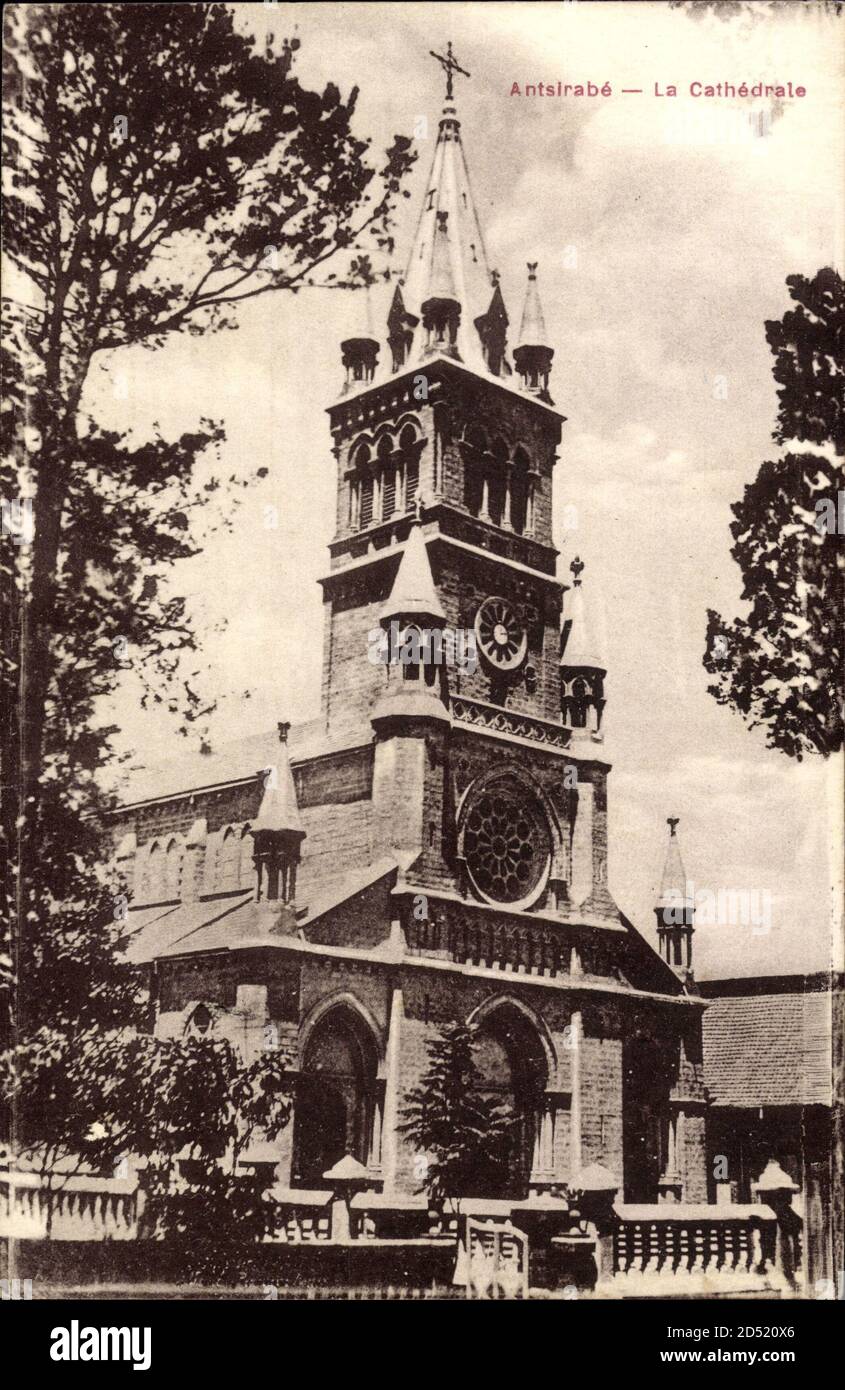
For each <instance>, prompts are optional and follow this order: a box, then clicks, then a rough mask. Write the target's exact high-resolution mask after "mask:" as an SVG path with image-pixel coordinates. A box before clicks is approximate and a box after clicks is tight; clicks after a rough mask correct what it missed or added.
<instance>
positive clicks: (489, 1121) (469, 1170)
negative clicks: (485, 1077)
mask: <svg viewBox="0 0 845 1390" xmlns="http://www.w3.org/2000/svg"><path fill="white" fill-rule="evenodd" d="M476 1032H477V1029H476V1028H475V1027H473V1026H472V1025H470V1024H466V1023H449V1024H447V1025H446V1026H445V1027H444V1028H443V1029H441V1031H440V1032H439V1034H438V1035H437V1036H435V1037H434V1038H432V1039H431V1040H430V1041H428V1042H427V1044H426V1047H427V1052H428V1059H427V1066H426V1069H425V1071H424V1073H423V1075H422V1077H421V1078H420V1080H419V1082H418V1084H417V1085H416V1086H414V1087H413V1088H412V1089H411V1090H410V1091H409V1092H408V1093H407V1095H406V1097H405V1105H404V1108H403V1118H402V1121H401V1123H400V1124H399V1126H398V1129H399V1131H400V1133H402V1134H405V1135H406V1136H407V1138H408V1141H409V1143H410V1144H411V1146H412V1148H414V1149H415V1150H416V1151H417V1152H418V1153H420V1154H422V1155H424V1156H425V1159H426V1162H425V1165H424V1168H423V1172H424V1177H423V1180H422V1186H423V1188H424V1189H425V1191H426V1192H427V1193H428V1194H429V1196H430V1197H431V1198H432V1200H433V1201H436V1202H442V1201H444V1200H451V1201H456V1200H458V1199H460V1198H461V1197H469V1196H473V1195H474V1194H475V1193H477V1192H483V1191H484V1189H485V1187H487V1186H488V1185H489V1184H490V1182H491V1181H493V1182H495V1179H496V1177H497V1176H501V1171H502V1168H503V1166H504V1165H505V1164H506V1163H507V1161H508V1155H509V1151H510V1144H511V1139H512V1117H511V1116H510V1115H509V1114H508V1113H507V1112H506V1111H505V1109H504V1108H503V1107H502V1106H499V1105H497V1104H496V1103H495V1102H494V1101H492V1100H490V1099H489V1098H488V1097H487V1096H485V1095H484V1094H483V1093H482V1091H481V1078H480V1076H479V1073H478V1069H477V1067H476V1064H475V1060H474V1056H473V1045H474V1038H475V1035H476Z"/></svg>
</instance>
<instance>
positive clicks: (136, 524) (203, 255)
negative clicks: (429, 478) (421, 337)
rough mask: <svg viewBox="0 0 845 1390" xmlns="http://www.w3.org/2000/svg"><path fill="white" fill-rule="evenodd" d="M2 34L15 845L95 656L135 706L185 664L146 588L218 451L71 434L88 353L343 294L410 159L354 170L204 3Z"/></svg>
mask: <svg viewBox="0 0 845 1390" xmlns="http://www.w3.org/2000/svg"><path fill="white" fill-rule="evenodd" d="M6 17H7V33H6V47H5V63H6V71H5V88H4V92H5V106H4V153H5V162H6V166H7V169H8V185H9V186H8V189H7V194H6V201H5V212H6V218H5V250H6V253H7V255H8V257H9V258H10V261H11V264H12V267H13V271H14V275H13V277H12V281H11V289H12V291H13V294H12V295H10V297H9V298H8V299H7V300H6V301H5V304H4V311H5V319H6V329H7V333H6V337H7V341H8V350H7V360H6V362H5V364H4V365H5V367H6V377H5V380H6V395H5V402H4V404H5V409H6V412H7V437H9V438H10V439H11V440H13V442H14V445H15V453H14V455H13V457H12V458H11V459H9V460H7V471H6V476H5V477H4V479H3V493H4V496H7V497H9V496H15V495H17V494H19V493H24V494H25V495H26V496H27V497H29V498H30V499H31V501H32V506H33V516H34V534H33V537H32V543H31V545H29V546H26V547H21V546H15V545H13V544H9V545H8V546H7V547H6V551H7V555H6V560H7V563H6V567H5V590H6V592H5V597H6V600H7V604H8V606H9V607H10V609H11V614H12V616H11V617H10V618H9V620H8V625H7V630H6V632H5V634H4V635H5V637H6V648H5V656H6V662H5V675H6V680H5V689H4V695H5V696H6V697H7V698H8V700H9V702H10V705H11V709H12V710H13V712H14V715H15V717H14V718H9V719H8V721H7V723H6V725H5V731H6V733H7V734H8V735H9V738H8V741H7V746H6V747H5V748H4V749H3V753H4V762H5V765H6V767H7V782H9V781H12V782H17V781H18V775H19V780H20V783H21V784H22V802H21V806H22V811H23V814H24V818H25V825H26V823H28V822H29V821H30V820H31V818H32V816H34V815H36V814H37V806H38V797H39V788H40V786H41V785H43V782H44V780H45V778H48V777H49V776H50V775H52V773H51V767H50V759H51V758H52V757H55V756H57V754H56V745H58V747H59V748H60V749H61V754H62V755H68V754H69V753H70V752H71V751H72V752H73V753H74V754H76V755H78V756H79V757H81V758H82V760H83V765H86V764H87V765H88V766H90V765H91V764H92V763H93V762H95V761H97V759H98V758H101V757H102V755H103V751H104V745H105V741H106V736H104V735H103V734H102V733H101V734H99V735H98V734H96V733H95V732H94V731H93V729H92V726H91V723H90V719H89V718H88V714H89V711H90V708H91V706H92V702H93V701H95V699H96V697H97V695H98V694H102V693H105V692H107V691H108V690H110V689H111V688H112V686H113V685H114V683H115V681H116V680H117V678H118V676H119V665H118V662H117V661H116V660H115V639H119V638H123V639H125V641H126V642H127V644H128V646H129V648H130V650H131V651H132V653H133V656H134V658H135V661H134V665H135V669H137V670H138V671H140V672H141V673H142V675H147V677H148V678H149V680H150V682H151V684H153V685H154V686H155V688H156V689H157V690H159V691H160V689H161V686H162V684H163V685H164V687H165V688H168V682H169V681H171V680H172V678H173V676H174V674H175V672H176V669H177V667H178V661H177V654H178V653H179V652H180V651H183V650H185V649H188V650H192V649H193V648H194V646H195V638H194V635H193V632H192V630H191V627H190V623H189V620H188V617H187V614H186V605H185V601H184V599H182V598H179V597H176V598H173V597H168V596H167V595H166V593H165V589H164V584H163V578H164V576H165V574H167V572H168V571H169V570H170V568H171V566H172V565H173V562H174V561H175V560H177V559H181V558H185V557H187V556H190V555H192V554H194V553H196V549H197V547H198V545H200V544H201V537H202V523H203V519H205V520H208V518H209V517H210V515H211V512H212V508H211V507H210V506H209V505H208V504H209V503H210V502H211V501H213V500H214V494H216V493H217V492H218V490H219V489H220V488H221V480H220V479H219V478H212V479H211V481H210V482H208V483H206V484H205V485H204V486H203V487H202V488H200V489H199V490H197V489H196V488H195V487H194V485H193V483H192V472H193V468H194V464H195V461H196V460H197V458H198V456H199V455H200V454H201V453H202V452H203V451H204V450H207V449H209V448H214V447H215V446H216V445H217V444H219V442H220V439H221V432H220V429H219V427H217V426H215V425H214V424H213V423H212V422H211V421H209V420H202V421H201V422H200V425H199V428H198V429H196V430H194V431H193V432H190V433H186V434H183V435H182V436H181V438H179V439H178V440H176V441H175V442H166V441H164V440H163V439H161V438H159V437H156V438H154V439H152V440H150V441H148V442H146V443H145V444H143V445H141V446H140V447H138V446H135V445H133V443H132V442H131V441H130V440H129V439H128V438H126V437H124V436H119V435H117V434H115V433H112V432H104V431H102V430H100V429H99V428H98V427H97V425H96V423H95V422H93V421H91V420H87V419H84V418H83V417H82V416H81V415H80V405H81V402H82V398H83V391H84V387H85V383H86V381H87V379H88V376H89V373H90V370H91V367H92V363H93V362H94V361H95V359H96V357H97V354H100V353H103V352H112V351H115V350H119V349H121V348H123V347H126V346H128V345H132V344H143V345H146V346H148V347H155V346H158V345H160V344H162V343H163V342H164V340H165V338H166V337H167V335H168V334H170V333H172V332H177V331H187V332H191V333H200V332H205V331H209V330H213V329H215V328H220V327H223V326H233V325H234V323H235V319H234V318H233V317H232V315H233V310H234V308H235V306H236V305H237V304H238V303H241V302H243V301H245V300H248V299H253V298H256V297H257V296H260V295H266V294H269V293H272V292H275V291H279V290H285V289H287V290H291V291H295V290H297V289H299V288H301V287H303V286H304V285H305V284H306V283H308V282H309V281H310V280H311V278H312V276H313V274H314V272H315V271H316V270H317V268H319V267H324V268H325V269H324V271H321V273H324V274H325V277H326V278H325V282H324V283H329V284H336V283H342V282H343V283H346V282H348V281H349V278H350V276H352V277H354V276H355V275H358V276H359V278H360V277H361V276H363V277H364V278H367V277H368V276H369V275H370V274H371V269H370V262H369V259H368V256H367V255H366V254H365V253H364V252H363V251H362V246H363V244H364V242H363V239H364V238H369V239H370V244H371V246H372V247H373V248H374V249H378V248H389V247H390V245H391V244H392V243H391V237H390V231H389V227H390V220H391V217H390V214H391V207H392V205H393V202H394V200H395V198H396V196H397V194H398V193H399V191H400V183H401V179H402V177H403V175H404V173H405V172H406V170H407V168H408V166H409V163H410V155H409V145H410V142H409V141H408V140H407V139H404V138H402V137H397V138H396V140H395V142H394V144H393V146H392V148H391V150H389V151H388V152H387V154H386V156H385V159H384V161H383V162H382V164H381V165H380V167H379V168H378V169H377V168H376V167H375V165H374V164H373V163H372V161H371V160H370V158H369V154H368V142H367V141H366V140H363V139H361V138H360V137H358V136H357V135H356V134H355V133H354V132H353V129H352V121H353V116H354V112H355V105H356V99H357V90H353V91H352V92H351V93H350V95H349V97H348V98H346V99H344V98H343V97H342V96H341V93H340V92H339V90H338V88H337V87H335V86H334V85H333V84H331V83H330V84H329V85H328V86H327V87H326V88H325V90H324V91H322V92H314V91H310V90H308V89H307V88H306V87H303V86H302V85H301V84H300V82H299V81H298V79H297V77H296V75H295V72H294V60H295V54H296V50H297V48H298V46H299V45H298V40H294V41H291V42H287V41H284V42H281V43H277V42H276V41H275V40H272V42H270V41H268V43H267V45H266V47H265V48H264V49H263V50H262V51H259V49H258V47H257V45H256V41H255V40H254V38H253V37H251V36H250V35H248V34H245V33H242V32H240V31H239V29H238V27H237V25H236V22H235V19H234V17H233V14H232V11H231V8H230V7H228V6H225V5H221V4H193V5H178V4H165V5H145V4H141V5H122V4H102V5H44V6H41V5H26V6H24V5H22V6H14V7H11V8H10V9H8V10H7V11H6ZM338 254H340V255H341V257H342V258H344V260H343V269H342V270H337V271H331V270H329V269H328V266H327V262H328V261H329V260H331V259H332V258H333V257H337V256H338ZM16 464H18V465H20V469H21V475H20V478H19V479H16V477H15V473H14V471H13V470H14V466H15V465H16ZM229 481H230V482H235V481H236V480H235V479H230V480H229ZM241 481H242V480H241ZM190 509H192V510H193V516H192V526H191V529H190V531H189V528H188V521H187V514H188V512H189V510H190ZM157 678H159V679H157ZM22 686H24V687H25V692H26V699H25V700H22V699H20V698H19V697H20V693H21V689H22ZM158 698H163V697H162V696H161V695H160V694H159V696H158ZM171 698H172V699H174V700H176V702H177V708H181V709H182V712H183V714H184V716H185V718H186V719H187V721H188V724H190V722H192V721H195V720H196V719H197V718H198V717H199V716H200V714H201V713H202V703H201V700H200V697H199V696H198V694H197V692H196V691H195V690H194V688H193V687H192V685H191V684H190V680H188V683H187V685H186V686H185V688H184V689H183V690H182V696H181V701H180V700H179V698H178V695H177V696H172V697H171ZM48 724H50V725H51V726H52V739H51V737H50V736H49V735H48V734H47V732H46V730H47V725H48ZM78 729H84V732H83V733H82V734H81V735H78V736H77V735H75V734H74V730H78ZM106 735H107V731H106ZM51 743H52V746H51ZM8 772H12V773H14V774H16V775H15V776H14V777H9V776H8ZM8 800H9V802H11V801H12V798H11V797H9V798H8ZM17 810H18V808H17V807H16V808H14V812H15V813H11V812H10V814H9V816H8V817H7V819H6V821H5V830H6V832H7V834H12V833H13V830H14V825H15V822H16V820H17V819H18V817H17V814H16V812H17Z"/></svg>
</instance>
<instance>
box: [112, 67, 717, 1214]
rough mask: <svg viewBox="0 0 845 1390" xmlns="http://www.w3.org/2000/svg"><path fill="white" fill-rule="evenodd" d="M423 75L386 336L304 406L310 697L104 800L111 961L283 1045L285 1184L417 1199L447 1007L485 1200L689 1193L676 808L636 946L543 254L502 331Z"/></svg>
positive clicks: (215, 1018)
mask: <svg viewBox="0 0 845 1390" xmlns="http://www.w3.org/2000/svg"><path fill="white" fill-rule="evenodd" d="M441 61H444V60H441ZM444 66H445V67H446V71H447V75H448V85H447V96H446V102H445V106H444V108H443V111H442V116H441V118H440V122H439V129H438V133H437V141H436V148H435V151H434V157H433V161H432V166H431V171H430V175H429V179H428V183H427V184H426V185H425V192H424V196H423V205H422V207H421V209H420V210H419V218H418V223H417V227H416V232H415V235H414V240H413V244H412V249H411V252H410V257H409V262H408V266H407V270H406V273H405V275H404V277H403V279H402V280H400V281H399V282H398V283H397V284H396V287H395V291H394V293H393V299H392V304H391V306H390V310H389V313H388V314H387V317H386V322H384V323H383V324H382V325H381V326H380V328H374V327H373V325H372V320H371V318H370V317H369V315H365V314H362V323H361V324H360V326H359V328H358V330H357V331H356V332H354V333H353V334H351V335H350V336H349V337H348V338H346V339H345V341H344V342H343V343H342V344H341V363H340V364H339V372H338V387H339V394H338V396H337V398H336V399H335V400H334V401H333V402H331V403H328V406H327V413H328V424H329V431H330V440H329V437H328V435H327V439H326V445H327V447H326V466H329V460H330V458H331V459H333V460H334V468H335V470H336V480H337V507H336V520H335V527H334V534H333V536H332V539H331V541H330V544H329V560H328V564H327V572H326V574H325V576H324V578H323V579H322V580H321V585H322V591H323V606H324V638H323V672H322V699H321V710H320V715H319V717H318V718H317V719H314V720H313V721H310V722H309V723H307V724H304V725H301V726H291V725H289V724H287V723H284V722H282V723H279V725H278V727H277V729H274V730H273V731H272V732H271V733H270V734H267V735H260V734H254V733H250V734H248V735H247V736H246V737H244V738H242V739H241V740H239V741H237V742H234V743H232V744H230V745H228V746H227V747H224V748H221V749H220V751H219V752H217V753H215V754H214V755H212V756H209V757H197V758H196V759H195V760H194V763H193V765H191V766H188V765H180V764H179V763H177V762H175V761H174V762H173V764H172V765H171V766H170V768H169V769H167V770H166V771H165V772H163V773H162V774H161V776H160V777H159V778H158V780H157V781H156V783H155V785H151V784H150V783H149V781H148V784H147V785H146V786H143V785H142V784H141V783H138V784H137V785H136V787H135V789H134V790H131V791H130V793H129V795H128V796H127V799H126V801H125V803H124V804H123V805H122V806H121V808H120V810H119V812H118V813H117V815H116V817H115V848H116V859H117V867H118V870H119V872H120V874H121V876H122V877H123V879H124V881H125V882H126V884H127V887H128V892H129V895H130V899H131V907H130V912H129V929H130V946H129V957H130V960H131V961H132V963H133V964H134V965H135V966H137V967H138V968H141V969H144V970H146V971H147V972H148V973H149V980H150V984H151V991H152V996H153V999H154V1005H155V1028H156V1030H157V1032H158V1034H159V1035H160V1036H162V1037H177V1036H182V1035H186V1034H187V1035H190V1034H192V1033H193V1034H195V1035H207V1034H209V1033H216V1034H217V1035H218V1036H221V1037H225V1038H228V1039H230V1040H231V1041H232V1043H233V1044H234V1045H235V1046H236V1047H237V1048H238V1050H239V1052H240V1055H241V1056H242V1057H243V1058H244V1059H245V1060H251V1059H253V1058H254V1057H256V1056H258V1055H259V1053H260V1052H261V1050H262V1049H264V1048H268V1047H272V1048H279V1049H282V1050H283V1052H284V1054H285V1056H286V1059H287V1061H288V1064H289V1068H290V1071H291V1073H292V1074H293V1076H294V1078H295V1106H294V1114H293V1118H292V1121H291V1123H290V1124H289V1125H288V1126H287V1128H286V1129H285V1130H284V1131H283V1133H282V1134H281V1135H280V1137H279V1139H278V1141H277V1142H276V1143H275V1144H274V1145H273V1146H272V1152H271V1153H270V1154H269V1161H270V1162H272V1163H273V1165H274V1168H275V1181H276V1183H277V1184H278V1186H279V1187H280V1188H282V1189H291V1190H301V1189H325V1188H326V1187H327V1186H329V1185H330V1181H329V1180H328V1179H327V1177H326V1175H327V1174H328V1173H329V1172H330V1170H331V1169H332V1168H333V1167H334V1165H336V1164H337V1163H338V1162H339V1161H341V1160H344V1159H352V1160H355V1165H356V1166H355V1171H356V1172H360V1171H361V1170H363V1172H364V1174H365V1181H366V1184H367V1186H368V1187H369V1189H370V1190H371V1191H372V1192H373V1193H378V1194H381V1199H382V1200H383V1201H384V1202H385V1204H389V1203H390V1202H391V1201H395V1202H396V1203H397V1204H401V1203H402V1201H403V1200H404V1201H407V1200H408V1199H409V1198H410V1197H411V1196H412V1195H413V1194H415V1193H417V1192H418V1191H419V1188H420V1180H419V1165H418V1164H415V1155H414V1154H413V1152H412V1151H411V1150H410V1148H409V1147H408V1146H407V1144H406V1143H405V1142H404V1140H403V1137H402V1134H401V1131H400V1128H399V1126H400V1124H401V1120H402V1112H403V1105H404V1098H405V1096H406V1094H407V1092H408V1091H409V1089H410V1088H411V1087H412V1086H413V1085H414V1084H415V1083H416V1082H417V1081H418V1080H419V1078H420V1075H421V1074H422V1072H423V1070H424V1068H425V1066H426V1060H427V1046H426V1044H427V1042H429V1041H430V1040H431V1039H432V1038H434V1037H436V1036H437V1033H438V1030H439V1029H440V1028H442V1027H443V1025H445V1024H447V1023H449V1022H453V1021H456V1020H464V1021H469V1022H471V1023H472V1024H474V1025H476V1027H477V1035H476V1036H477V1053H476V1055H477V1062H478V1073H479V1085H480V1086H482V1087H483V1088H484V1090H485V1093H486V1094H488V1095H490V1096H491V1097H495V1098H496V1099H498V1100H499V1101H501V1103H502V1104H503V1105H504V1106H505V1107H507V1109H508V1111H509V1112H510V1114H511V1116H512V1117H513V1134H514V1140H513V1143H512V1145H511V1153H510V1156H509V1159H508V1162H507V1163H506V1164H503V1165H502V1168H501V1171H500V1173H499V1175H498V1180H497V1183H496V1187H497V1189H498V1190H497V1192H493V1193H492V1194H488V1195H493V1196H496V1195H500V1196H502V1197H512V1198H515V1199H520V1198H528V1197H536V1198H542V1197H543V1196H544V1195H556V1194H560V1193H563V1192H565V1191H567V1190H568V1189H572V1188H577V1187H578V1184H579V1180H580V1178H581V1175H582V1174H583V1173H585V1172H587V1171H588V1170H590V1169H592V1170H594V1171H595V1168H596V1165H601V1168H602V1169H604V1170H607V1173H609V1174H610V1175H612V1176H613V1177H615V1178H616V1179H617V1181H618V1186H619V1192H620V1196H624V1199H625V1200H626V1201H628V1202H649V1203H650V1202H656V1201H658V1200H665V1201H673V1200H674V1201H684V1202H687V1203H689V1202H702V1201H706V1200H707V1174H706V1167H705V1137H704V1124H705V1090H704V1082H703V1070H702V1050H701V1049H702V1013H703V1007H704V1006H703V1001H702V1000H701V998H700V997H699V995H698V993H697V991H696V989H695V986H694V984H693V982H692V973H691V936H692V908H691V905H690V904H688V903H687V902H686V901H685V897H684V893H685V889H684V884H685V875H684V872H683V866H682V864H681V860H680V854H679V849H678V838H677V835H676V833H675V831H676V823H675V822H674V821H672V822H670V834H669V839H668V851H667V859H666V870H665V873H664V881H663V885H662V889H661V893H660V897H659V899H658V902H657V904H656V909H655V910H656V913H657V919H658V939H659V942H660V949H659V950H655V948H654V947H653V946H652V945H651V944H650V942H649V941H648V940H647V939H646V937H645V936H644V935H643V934H642V933H641V932H640V931H639V930H638V929H637V928H636V927H635V926H634V925H633V924H632V923H631V922H629V921H628V920H627V918H626V917H625V916H624V914H623V913H622V912H621V911H620V909H619V907H617V905H616V903H615V901H614V898H613V896H612V893H611V889H610V886H609V883H608V872H607V862H608V844H607V795H608V775H609V772H610V766H609V764H608V762H607V760H606V756H605V745H604V724H605V719H604V714H605V708H606V702H607V689H606V684H605V682H606V676H607V671H606V667H605V664H604V661H603V658H602V656H601V655H600V653H599V650H598V647H597V644H596V642H595V639H594V637H593V635H592V634H591V630H590V623H589V589H590V577H591V576H590V574H589V573H588V572H585V570H584V566H583V564H582V563H581V561H580V559H578V558H577V557H576V558H573V559H572V560H571V563H570V564H569V565H568V568H567V567H566V565H563V566H562V568H564V570H565V577H561V576H559V574H558V564H557V562H558V552H557V550H556V548H555V545H554V540H553V526H552V520H553V484H554V475H555V468H556V466H557V467H567V468H577V467H578V460H574V459H566V454H565V446H564V450H563V457H562V458H559V455H558V451H559V449H560V446H561V441H562V438H563V429H564V425H565V423H566V421H565V416H564V415H563V414H562V413H561V410H560V409H559V407H558V405H557V404H556V402H555V399H554V397H555V396H556V395H557V394H558V391H557V387H556V386H555V384H554V382H553V360H554V346H553V344H552V343H551V342H550V341H549V334H548V333H547V331H546V326H545V321H544V315H543V308H542V303H541V294H540V282H539V280H538V274H537V266H536V265H535V264H529V266H528V269H527V278H526V280H525V283H524V289H523V293H522V296H521V298H522V302H521V304H520V305H519V306H511V308H512V309H513V310H515V316H514V318H513V319H511V316H510V314H509V312H508V307H507V306H506V303H505V299H504V295H503V292H502V286H501V285H500V283H499V276H498V274H497V272H496V271H494V270H491V269H490V267H489V265H488V260H487V253H486V250H485V243H484V235H483V232H482V228H481V225H480V222H479V218H478V215H477V212H476V208H475V205H474V200H473V196H472V191H471V186H470V181H469V177H468V171H467V162H466V156H465V152H464V144H463V139H462V133H461V123H460V121H459V119H458V114H457V107H456V104H455V100H454V96H453V91H452V84H453V77H454V71H455V64H454V60H452V58H451V52H450V54H449V58H448V60H446V61H445V62H444ZM356 298H361V300H362V301H363V299H364V296H363V295H361V296H356ZM512 324H513V327H514V329H515V331H513V329H512ZM374 633H375V634H376V635H378V634H379V633H384V634H385V635H387V634H388V633H393V634H397V633H398V634H399V635H400V637H401V659H400V655H399V654H397V644H396V643H395V642H385V644H382V645H378V644H377V645H376V648H375V650H376V651H377V653H378V654H377V656H376V658H375V659H374V658H373V652H374V643H373V634H374ZM411 637H413V638H415V639H416V640H414V641H409V640H408V639H409V638H411ZM447 639H448V640H447ZM459 639H461V640H459ZM409 652H410V653H411V655H410V657H409V656H408V653H409ZM459 653H462V654H463V658H462V659H458V654H459ZM468 654H469V655H471V656H472V659H471V660H470V659H468ZM267 1158H268V1156H267V1155H265V1160H266V1159H267Z"/></svg>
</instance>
